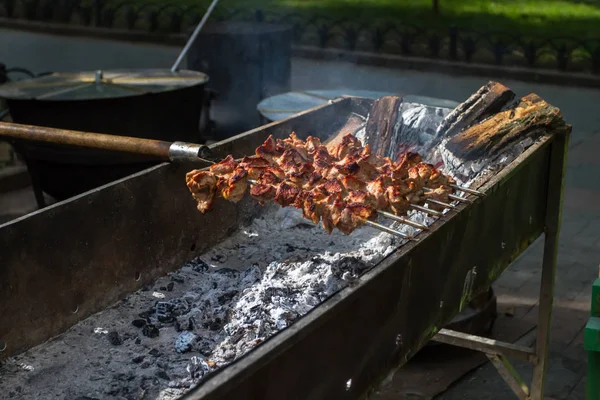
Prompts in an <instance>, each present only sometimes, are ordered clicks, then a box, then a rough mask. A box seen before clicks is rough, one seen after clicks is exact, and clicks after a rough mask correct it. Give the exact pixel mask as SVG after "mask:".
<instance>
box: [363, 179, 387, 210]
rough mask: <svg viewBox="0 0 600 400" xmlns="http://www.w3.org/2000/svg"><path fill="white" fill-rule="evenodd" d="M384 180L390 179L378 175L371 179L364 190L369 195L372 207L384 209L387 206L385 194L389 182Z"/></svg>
mask: <svg viewBox="0 0 600 400" xmlns="http://www.w3.org/2000/svg"><path fill="white" fill-rule="evenodd" d="M386 180H390V179H389V178H387V179H386V178H385V177H383V176H379V177H377V178H376V179H374V180H372V181H371V182H369V183H368V184H367V187H366V190H367V192H368V193H369V194H370V195H371V197H372V199H373V202H374V207H375V208H377V209H378V210H385V209H386V208H388V205H389V202H388V198H387V195H386V190H387V187H388V186H389V183H387V182H386Z"/></svg>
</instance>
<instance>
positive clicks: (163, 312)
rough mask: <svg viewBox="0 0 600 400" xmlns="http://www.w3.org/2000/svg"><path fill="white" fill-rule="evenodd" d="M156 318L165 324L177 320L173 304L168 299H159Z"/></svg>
mask: <svg viewBox="0 0 600 400" xmlns="http://www.w3.org/2000/svg"><path fill="white" fill-rule="evenodd" d="M155 308H156V319H158V321H159V322H162V323H163V324H168V323H171V322H173V321H175V315H173V308H174V307H173V305H172V304H171V303H169V302H167V301H159V302H157V303H156V307H155Z"/></svg>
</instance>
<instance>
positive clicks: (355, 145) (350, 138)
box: [331, 133, 363, 160]
mask: <svg viewBox="0 0 600 400" xmlns="http://www.w3.org/2000/svg"><path fill="white" fill-rule="evenodd" d="M362 151H363V145H362V143H361V142H360V140H359V139H358V138H357V137H356V136H354V135H352V134H350V133H348V134H346V135H344V137H343V138H342V142H341V143H340V144H338V145H337V146H335V147H334V148H333V150H332V152H331V153H332V155H333V156H334V157H336V158H337V159H338V160H342V159H344V158H345V157H346V156H347V155H355V154H357V153H360V152H362Z"/></svg>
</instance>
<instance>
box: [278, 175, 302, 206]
mask: <svg viewBox="0 0 600 400" xmlns="http://www.w3.org/2000/svg"><path fill="white" fill-rule="evenodd" d="M300 191H301V189H300V188H299V187H298V186H296V185H294V184H293V183H291V182H289V181H283V182H281V183H279V185H277V190H276V192H275V203H277V204H279V205H280V206H281V207H288V206H291V205H292V204H294V203H295V202H296V197H298V195H299V194H300Z"/></svg>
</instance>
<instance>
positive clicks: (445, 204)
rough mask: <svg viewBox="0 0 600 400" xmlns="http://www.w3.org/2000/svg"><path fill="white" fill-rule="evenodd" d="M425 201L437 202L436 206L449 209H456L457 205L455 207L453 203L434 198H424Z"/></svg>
mask: <svg viewBox="0 0 600 400" xmlns="http://www.w3.org/2000/svg"><path fill="white" fill-rule="evenodd" d="M425 201H426V202H427V203H431V204H437V205H438V206H442V207H446V208H449V209H451V210H458V207H456V206H455V205H452V204H448V203H444V202H443V201H439V200H434V199H425Z"/></svg>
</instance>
